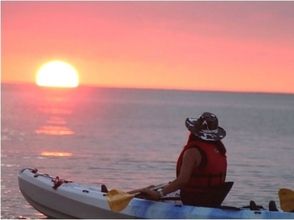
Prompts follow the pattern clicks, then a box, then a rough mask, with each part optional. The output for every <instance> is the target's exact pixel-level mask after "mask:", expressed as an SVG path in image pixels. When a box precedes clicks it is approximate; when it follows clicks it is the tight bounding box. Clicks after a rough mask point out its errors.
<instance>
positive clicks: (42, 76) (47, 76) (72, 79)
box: [36, 60, 79, 88]
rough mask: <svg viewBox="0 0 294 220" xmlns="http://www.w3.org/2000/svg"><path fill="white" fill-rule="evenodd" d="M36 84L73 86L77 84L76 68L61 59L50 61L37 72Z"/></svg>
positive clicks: (62, 86)
mask: <svg viewBox="0 0 294 220" xmlns="http://www.w3.org/2000/svg"><path fill="white" fill-rule="evenodd" d="M36 84H37V85H38V86H44V87H61V88H74V87H77V86H78V85H79V77H78V72H77V70H76V69H75V68H74V67H73V66H72V65H70V64H68V63H65V62H63V61H58V60H57V61H50V62H48V63H45V64H43V65H42V66H41V68H40V69H39V70H38V72H37V76H36Z"/></svg>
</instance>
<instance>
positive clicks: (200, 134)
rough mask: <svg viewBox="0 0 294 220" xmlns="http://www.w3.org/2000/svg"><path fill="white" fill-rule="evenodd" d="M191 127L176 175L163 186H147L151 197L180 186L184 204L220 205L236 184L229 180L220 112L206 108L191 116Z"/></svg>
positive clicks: (186, 123) (145, 193) (148, 195)
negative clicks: (204, 110) (226, 181)
mask: <svg viewBox="0 0 294 220" xmlns="http://www.w3.org/2000/svg"><path fill="white" fill-rule="evenodd" d="M185 125H186V127H187V129H188V130H189V131H190V134H189V138H188V142H187V144H186V145H185V146H184V148H183V150H182V152H181V153H180V155H179V158H178V160H177V167H176V179H175V180H173V181H171V182H170V183H169V184H167V185H166V186H164V187H163V188H161V189H160V190H157V191H156V190H152V189H151V188H150V187H147V188H143V189H142V190H141V193H142V194H144V196H145V197H146V198H148V199H152V200H160V199H161V198H162V197H164V196H166V195H167V194H169V193H172V192H174V191H177V190H180V199H181V200H182V202H183V204H186V205H197V206H219V205H220V204H221V203H222V201H223V200H224V198H225V196H226V195H227V193H228V191H229V190H230V189H231V187H232V182H229V183H230V184H228V185H227V184H225V178H226V172H227V158H226V148H225V146H224V144H223V143H222V141H221V139H223V138H224V137H225V136H226V131H225V130H224V129H223V128H222V127H219V125H218V119H217V116H216V115H214V114H212V113H209V112H204V113H203V114H202V115H201V116H200V117H199V118H187V119H186V121H185Z"/></svg>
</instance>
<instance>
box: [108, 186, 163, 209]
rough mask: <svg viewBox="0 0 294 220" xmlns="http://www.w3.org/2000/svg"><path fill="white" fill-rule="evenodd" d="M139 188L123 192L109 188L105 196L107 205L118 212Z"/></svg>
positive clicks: (138, 191)
mask: <svg viewBox="0 0 294 220" xmlns="http://www.w3.org/2000/svg"><path fill="white" fill-rule="evenodd" d="M165 185H166V184H159V185H157V186H153V187H151V189H153V190H156V189H160V188H162V187H164V186H165ZM140 190H141V189H137V190H133V191H131V193H127V192H123V191H121V190H118V189H112V190H110V191H109V192H108V193H107V194H106V196H107V201H108V204H109V207H110V209H111V210H112V211H116V212H119V211H121V210H123V209H124V208H126V207H127V206H128V204H129V202H130V201H131V200H132V199H133V198H134V197H135V196H137V195H139V194H140Z"/></svg>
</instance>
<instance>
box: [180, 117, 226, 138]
mask: <svg viewBox="0 0 294 220" xmlns="http://www.w3.org/2000/svg"><path fill="white" fill-rule="evenodd" d="M185 124H186V127H187V129H188V130H189V131H190V132H191V133H192V134H193V135H194V136H196V137H198V138H200V139H201V140H204V141H219V140H221V139H223V138H224V137H225V136H226V131H225V130H224V129H223V128H222V127H219V125H218V119H217V117H216V115H214V114H212V113H210V112H204V113H203V114H202V115H201V116H200V117H198V118H187V119H186V121H185Z"/></svg>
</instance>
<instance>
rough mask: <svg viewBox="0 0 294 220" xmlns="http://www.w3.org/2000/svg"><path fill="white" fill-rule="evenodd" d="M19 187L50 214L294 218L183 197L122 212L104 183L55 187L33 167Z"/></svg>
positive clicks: (136, 202) (137, 203)
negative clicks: (187, 201) (197, 204)
mask: <svg viewBox="0 0 294 220" xmlns="http://www.w3.org/2000/svg"><path fill="white" fill-rule="evenodd" d="M18 181H19V188H20V191H21V192H22V194H23V196H24V198H25V199H26V200H27V201H28V202H29V203H30V204H31V205H32V206H33V207H34V208H35V209H36V210H38V211H39V212H41V213H43V214H44V215H46V216H48V217H50V218H67V219H69V218H86V219H94V218H96V219H98V218H104V219H107V218H110V219H115V218H120V219H122V218H156V219H185V218H190V219H193V218H211V219H213V218H217V219H220V218H237V219H244V218H247V219H248V218H254V219H263V218H273V219H277V218H283V219H294V213H290V212H282V211H276V212H273V211H267V210H257V211H252V210H249V209H245V208H243V209H238V208H208V207H195V206H186V205H182V204H181V203H179V201H168V202H162V201H160V202H157V201H150V200H145V199H140V198H134V199H132V200H131V201H130V203H129V204H128V206H127V207H126V208H125V209H123V210H122V211H120V212H114V211H112V210H111V209H110V207H109V204H108V201H107V197H106V195H105V193H103V192H101V185H98V186H87V185H82V184H77V183H73V182H65V183H63V184H61V185H60V186H58V187H57V188H56V189H54V186H55V184H54V182H53V181H54V178H52V177H50V176H49V175H44V174H40V173H38V172H36V171H34V170H32V169H23V170H22V171H20V172H19V175H18Z"/></svg>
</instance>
